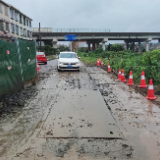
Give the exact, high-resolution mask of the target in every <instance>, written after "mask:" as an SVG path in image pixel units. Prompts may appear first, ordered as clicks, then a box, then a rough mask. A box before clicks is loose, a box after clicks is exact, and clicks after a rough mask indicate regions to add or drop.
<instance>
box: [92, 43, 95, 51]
mask: <svg viewBox="0 0 160 160" xmlns="http://www.w3.org/2000/svg"><path fill="white" fill-rule="evenodd" d="M94 50H95V42H93V43H92V51H94Z"/></svg>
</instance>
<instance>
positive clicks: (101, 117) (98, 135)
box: [0, 60, 160, 160]
mask: <svg viewBox="0 0 160 160" xmlns="http://www.w3.org/2000/svg"><path fill="white" fill-rule="evenodd" d="M40 69H41V71H40V73H39V79H40V80H39V81H38V82H37V84H36V85H35V84H33V85H30V86H27V87H26V89H25V90H24V91H22V92H20V93H18V94H14V95H7V96H6V97H5V98H4V99H3V104H1V107H3V108H4V109H3V112H1V116H0V159H2V160H20V159H21V160H23V159H24V160H61V159H65V160H72V159H73V160H76V159H81V160H91V159H100V160H103V159H104V160H112V159H118V160H124V159H130V160H143V159H144V160H150V159H154V160H159V159H160V158H159V157H160V109H159V107H158V106H156V105H154V104H153V103H152V102H151V101H148V100H146V99H145V97H143V96H142V95H140V94H139V93H135V91H134V89H133V88H130V87H128V86H127V85H125V84H123V83H122V82H119V81H117V79H114V77H113V76H112V74H108V73H106V72H105V71H103V70H102V69H100V68H97V67H86V66H84V65H83V66H82V68H81V71H80V72H75V71H74V72H67V71H65V72H59V73H58V72H57V70H56V60H54V61H50V62H48V65H40Z"/></svg>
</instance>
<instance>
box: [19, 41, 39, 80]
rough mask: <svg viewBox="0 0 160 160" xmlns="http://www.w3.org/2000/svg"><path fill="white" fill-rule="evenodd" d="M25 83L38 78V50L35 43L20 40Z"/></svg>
mask: <svg viewBox="0 0 160 160" xmlns="http://www.w3.org/2000/svg"><path fill="white" fill-rule="evenodd" d="M19 48H20V55H21V62H22V74H23V78H24V83H26V82H28V81H30V80H31V79H33V78H35V77H36V76H37V64H36V48H35V42H34V41H26V40H19Z"/></svg>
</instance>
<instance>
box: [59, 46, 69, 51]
mask: <svg viewBox="0 0 160 160" xmlns="http://www.w3.org/2000/svg"><path fill="white" fill-rule="evenodd" d="M58 51H59V52H63V51H70V49H69V47H68V46H66V45H59V46H58Z"/></svg>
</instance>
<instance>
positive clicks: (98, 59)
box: [97, 59, 100, 67]
mask: <svg viewBox="0 0 160 160" xmlns="http://www.w3.org/2000/svg"><path fill="white" fill-rule="evenodd" d="M99 65H100V63H99V59H98V60H97V67H99Z"/></svg>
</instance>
